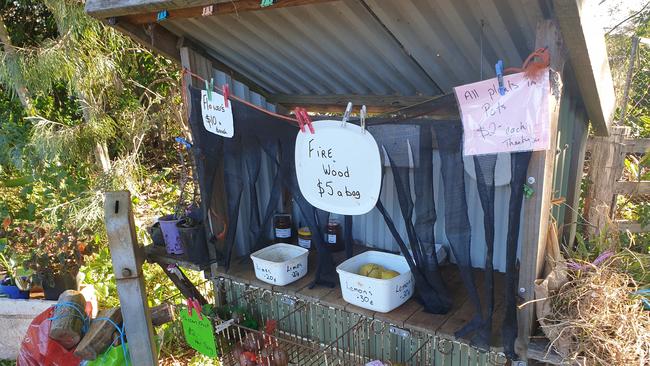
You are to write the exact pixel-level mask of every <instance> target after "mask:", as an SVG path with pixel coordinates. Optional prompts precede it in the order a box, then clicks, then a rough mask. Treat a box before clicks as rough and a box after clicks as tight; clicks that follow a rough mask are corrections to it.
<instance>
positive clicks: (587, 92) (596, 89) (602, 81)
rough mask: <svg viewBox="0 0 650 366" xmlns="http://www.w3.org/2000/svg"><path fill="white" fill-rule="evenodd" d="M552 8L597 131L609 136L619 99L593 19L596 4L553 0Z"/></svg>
mask: <svg viewBox="0 0 650 366" xmlns="http://www.w3.org/2000/svg"><path fill="white" fill-rule="evenodd" d="M553 8H554V13H555V16H556V17H557V20H558V23H559V26H560V28H561V29H562V37H563V39H564V43H565V44H566V48H567V49H568V50H569V59H570V61H571V65H572V66H573V70H574V73H575V77H576V80H577V82H578V86H579V88H580V94H581V96H582V100H583V102H584V105H585V109H586V110H587V113H588V114H589V119H590V120H591V123H592V126H593V128H594V132H595V133H596V135H599V136H607V135H608V134H609V127H610V123H611V121H612V116H613V115H614V110H615V108H616V105H615V103H616V98H615V94H614V83H613V81H612V74H611V71H610V68H609V60H608V58H607V48H606V46H605V37H604V35H603V30H602V27H601V26H600V24H599V23H598V22H595V21H594V18H595V16H594V13H593V12H594V11H595V7H592V6H590V5H589V2H587V1H582V0H553ZM539 46H542V47H544V46H545V45H536V47H539Z"/></svg>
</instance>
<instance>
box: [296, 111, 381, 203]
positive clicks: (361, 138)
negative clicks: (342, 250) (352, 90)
mask: <svg viewBox="0 0 650 366" xmlns="http://www.w3.org/2000/svg"><path fill="white" fill-rule="evenodd" d="M313 126H314V129H315V131H316V133H314V134H311V133H309V131H307V132H298V137H297V138H296V175H297V177H298V186H299V187H300V192H302V195H303V196H304V197H305V199H306V200H307V202H309V203H310V204H311V205H312V206H314V207H317V208H320V209H321V210H325V211H328V212H332V213H336V214H341V215H362V214H364V213H366V212H368V211H370V210H372V209H373V207H375V204H376V203H377V199H378V198H379V191H380V189H381V159H380V156H379V148H378V147H377V142H376V141H375V139H374V138H373V137H372V135H371V134H370V133H369V132H367V131H364V130H362V129H361V127H359V126H357V125H354V124H351V123H345V125H344V126H342V123H341V121H333V120H325V121H316V122H313Z"/></svg>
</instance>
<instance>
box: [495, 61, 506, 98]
mask: <svg viewBox="0 0 650 366" xmlns="http://www.w3.org/2000/svg"><path fill="white" fill-rule="evenodd" d="M494 68H495V69H496V72H497V81H498V82H499V94H501V95H506V88H505V86H503V60H499V61H497V64H496V65H494Z"/></svg>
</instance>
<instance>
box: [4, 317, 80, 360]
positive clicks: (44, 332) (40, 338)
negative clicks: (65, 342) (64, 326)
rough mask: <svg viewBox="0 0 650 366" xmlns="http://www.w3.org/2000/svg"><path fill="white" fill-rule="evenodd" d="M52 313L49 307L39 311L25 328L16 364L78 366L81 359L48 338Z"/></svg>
mask: <svg viewBox="0 0 650 366" xmlns="http://www.w3.org/2000/svg"><path fill="white" fill-rule="evenodd" d="M52 313H54V308H53V307H51V308H49V309H47V310H45V311H44V312H42V313H40V314H39V315H38V316H37V317H36V318H34V320H32V323H31V324H30V325H29V328H27V334H25V338H24V339H23V342H22V343H21V344H20V352H19V353H18V360H16V361H17V366H78V365H79V364H80V363H81V360H80V359H79V358H77V357H75V355H74V354H73V352H74V349H72V350H70V351H68V350H67V349H65V348H64V347H63V346H61V345H60V344H59V343H57V342H56V341H54V340H52V339H50V337H49V336H48V335H49V334H50V324H51V323H52V321H51V320H48V319H49V318H51V317H52Z"/></svg>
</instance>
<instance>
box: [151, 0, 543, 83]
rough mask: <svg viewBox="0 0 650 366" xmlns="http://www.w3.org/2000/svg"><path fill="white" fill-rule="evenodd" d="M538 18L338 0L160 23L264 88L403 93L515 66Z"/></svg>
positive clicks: (482, 6) (427, 0)
mask: <svg viewBox="0 0 650 366" xmlns="http://www.w3.org/2000/svg"><path fill="white" fill-rule="evenodd" d="M541 18H542V9H541V8H540V5H539V3H538V1H533V0H524V1H520V0H481V1H474V0H400V1H394V0H341V1H334V2H330V3H322V4H313V5H308V6H296V7H289V8H280V9H267V10H264V11H254V12H245V13H241V14H232V15H217V16H210V17H204V18H190V19H172V20H168V21H165V22H163V23H161V24H162V25H164V26H165V27H166V28H168V29H169V30H171V31H172V32H174V33H176V34H178V35H182V36H185V37H186V38H190V39H193V40H195V41H197V42H199V43H200V44H201V45H203V46H204V47H205V50H206V52H208V53H210V54H212V55H213V56H214V57H215V58H217V59H219V60H221V61H222V62H224V63H225V64H227V65H229V66H230V67H232V68H233V69H235V70H237V71H239V72H241V73H242V74H244V75H246V76H248V77H249V78H250V79H251V80H253V81H255V82H257V83H258V84H259V85H260V86H261V87H263V88H265V89H266V90H268V91H269V92H270V93H278V94H301V95H326V94H359V95H404V96H410V95H437V94H440V93H442V92H449V91H451V88H452V87H453V86H456V85H460V84H463V83H468V82H471V81H476V80H478V79H479V78H480V68H481V58H482V64H483V70H484V73H483V74H484V75H483V76H484V78H487V77H490V76H493V75H494V70H493V66H494V63H495V62H496V60H497V59H499V58H500V59H503V60H504V63H505V64H506V66H520V65H521V63H522V60H523V59H525V57H526V56H527V55H528V54H529V53H530V52H531V51H532V50H533V46H534V37H535V26H536V24H537V21H538V20H539V19H541ZM482 22H483V24H484V26H483V30H482V31H481V28H482V27H481V24H482ZM481 40H482V42H481ZM481 43H482V44H483V47H482V49H483V57H481Z"/></svg>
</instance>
